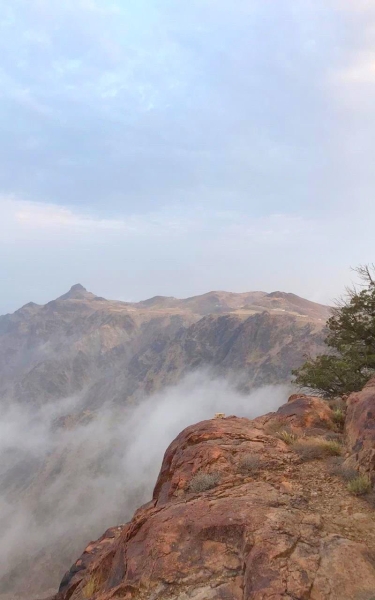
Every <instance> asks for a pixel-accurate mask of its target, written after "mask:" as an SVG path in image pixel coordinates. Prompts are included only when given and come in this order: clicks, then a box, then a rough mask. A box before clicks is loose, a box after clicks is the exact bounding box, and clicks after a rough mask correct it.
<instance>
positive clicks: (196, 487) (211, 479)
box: [189, 471, 220, 493]
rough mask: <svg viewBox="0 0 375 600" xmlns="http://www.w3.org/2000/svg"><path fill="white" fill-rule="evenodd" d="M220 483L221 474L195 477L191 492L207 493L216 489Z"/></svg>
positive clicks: (205, 474)
mask: <svg viewBox="0 0 375 600" xmlns="http://www.w3.org/2000/svg"><path fill="white" fill-rule="evenodd" d="M219 481H220V475H219V473H203V472H202V471H200V472H199V473H197V474H196V475H194V476H193V477H192V479H191V481H190V484H189V491H190V492H194V493H199V492H206V491H207V490H210V489H212V488H213V487H215V486H216V485H217V484H218V483H219Z"/></svg>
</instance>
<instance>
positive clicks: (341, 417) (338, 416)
mask: <svg viewBox="0 0 375 600" xmlns="http://www.w3.org/2000/svg"><path fill="white" fill-rule="evenodd" d="M332 419H333V422H334V423H335V425H336V426H337V428H338V429H340V431H342V430H343V429H344V425H345V411H344V410H343V409H342V408H335V409H334V411H333V415H332Z"/></svg>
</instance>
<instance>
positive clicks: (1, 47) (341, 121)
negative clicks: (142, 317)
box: [0, 0, 375, 312]
mask: <svg viewBox="0 0 375 600" xmlns="http://www.w3.org/2000/svg"><path fill="white" fill-rule="evenodd" d="M0 57H1V58H0V122H1V135H0V153H1V160H0V208H1V215H2V218H1V222H0V273H1V296H0V312H6V311H11V310H14V309H16V308H18V307H19V306H21V305H22V304H24V303H26V302H28V301H30V300H34V301H36V302H45V301H47V300H50V299H52V298H53V297H56V296H58V295H60V294H62V293H63V292H65V291H66V290H67V289H68V288H69V287H70V286H71V285H72V284H73V283H77V282H80V283H82V284H83V285H85V286H86V287H87V288H88V289H90V290H91V291H93V292H95V293H97V294H99V295H103V296H107V297H112V298H119V299H124V300H137V299H142V298H146V297H149V296H153V295H155V294H165V295H175V296H179V297H182V296H189V295H193V294H197V293H202V292H205V291H209V290H212V289H226V290H232V291H246V290H253V289H263V290H265V291H272V290H275V289H282V290H285V291H294V292H296V293H298V294H301V295H304V296H306V297H309V298H311V299H314V300H318V301H329V300H330V299H332V298H333V297H335V296H337V295H338V294H340V292H341V291H342V289H343V287H344V285H345V284H346V283H348V281H349V280H350V278H351V273H350V270H349V267H350V266H351V265H357V264H358V263H363V262H370V261H373V260H374V258H375V235H374V223H375V199H374V190H375V168H374V154H375V152H374V144H375V119H374V117H375V3H374V2H373V1H372V0H368V1H365V0H355V1H354V0H311V1H309V0H254V1H252V0H236V2H232V1H230V0H225V1H224V0H189V2H181V1H180V0H60V1H59V2H58V1H57V0H12V2H8V1H6V0H0Z"/></svg>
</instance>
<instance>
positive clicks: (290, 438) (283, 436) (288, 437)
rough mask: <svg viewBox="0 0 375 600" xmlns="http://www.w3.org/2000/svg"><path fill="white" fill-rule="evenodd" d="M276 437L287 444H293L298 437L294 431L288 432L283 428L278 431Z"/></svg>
mask: <svg viewBox="0 0 375 600" xmlns="http://www.w3.org/2000/svg"><path fill="white" fill-rule="evenodd" d="M277 437H278V438H279V439H280V440H282V441H283V442H285V443H286V444H287V445H288V446H291V445H292V444H294V443H295V442H296V441H297V439H298V438H297V436H296V434H295V433H290V432H289V431H286V430H285V429H284V430H283V431H280V433H278V434H277Z"/></svg>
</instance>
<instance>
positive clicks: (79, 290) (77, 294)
mask: <svg viewBox="0 0 375 600" xmlns="http://www.w3.org/2000/svg"><path fill="white" fill-rule="evenodd" d="M93 297H94V294H92V293H91V292H88V291H87V290H86V288H85V287H83V285H81V284H80V283H76V284H75V285H72V287H71V288H70V290H69V292H67V293H66V294H63V295H62V296H60V297H59V298H57V299H58V300H84V299H89V298H93Z"/></svg>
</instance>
